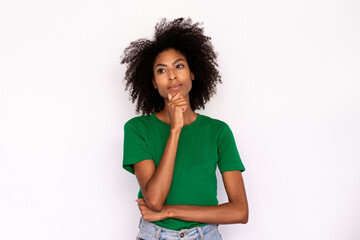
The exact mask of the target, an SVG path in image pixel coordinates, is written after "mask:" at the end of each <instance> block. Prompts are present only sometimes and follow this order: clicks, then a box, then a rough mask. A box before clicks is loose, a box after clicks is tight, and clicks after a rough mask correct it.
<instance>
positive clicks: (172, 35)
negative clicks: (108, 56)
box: [121, 18, 222, 115]
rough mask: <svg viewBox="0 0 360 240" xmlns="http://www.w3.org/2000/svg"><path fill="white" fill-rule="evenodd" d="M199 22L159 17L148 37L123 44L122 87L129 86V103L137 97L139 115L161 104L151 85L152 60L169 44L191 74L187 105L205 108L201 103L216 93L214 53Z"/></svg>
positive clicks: (158, 110)
mask: <svg viewBox="0 0 360 240" xmlns="http://www.w3.org/2000/svg"><path fill="white" fill-rule="evenodd" d="M199 25H200V23H194V24H193V23H192V20H191V19H190V18H188V19H184V18H177V19H175V20H173V21H167V20H166V18H162V19H161V20H160V22H158V23H157V24H156V26H155V34H154V38H153V39H152V40H148V39H145V38H141V39H138V40H136V41H133V42H131V43H130V45H129V46H128V47H127V48H125V50H124V54H123V56H122V60H121V64H127V69H126V72H125V78H124V81H126V85H125V90H128V89H129V91H130V96H131V101H132V102H133V103H134V102H135V100H137V103H136V112H137V113H139V112H140V111H141V112H142V114H143V115H150V114H152V113H154V112H155V113H157V112H160V111H161V110H162V109H163V108H164V106H165V105H164V104H165V101H164V99H163V97H161V96H160V94H159V92H158V90H156V89H155V88H154V86H153V85H152V79H153V78H154V72H153V64H154V61H155V59H156V57H157V55H158V54H159V53H161V52H163V51H164V50H167V49H170V48H173V49H175V50H177V51H179V52H181V53H182V54H183V55H184V56H185V57H186V59H187V62H188V64H189V67H190V70H191V72H192V73H193V74H194V76H195V80H194V81H193V83H192V89H191V90H190V92H189V99H190V107H191V109H192V110H196V109H201V108H202V109H205V103H206V102H208V101H209V100H210V98H211V97H212V96H213V95H214V94H216V84H217V83H222V81H221V76H220V74H219V71H218V64H217V54H216V53H215V52H214V49H213V45H212V43H211V41H210V40H211V38H210V37H208V36H205V35H204V29H203V28H202V27H200V26H199Z"/></svg>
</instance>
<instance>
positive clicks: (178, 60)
mask: <svg viewBox="0 0 360 240" xmlns="http://www.w3.org/2000/svg"><path fill="white" fill-rule="evenodd" d="M180 61H185V60H184V59H182V58H179V59H177V60H175V61H174V62H173V64H172V65H174V64H176V63H178V62H180ZM159 66H162V67H167V65H166V64H163V63H159V64H156V66H155V68H157V67H159Z"/></svg>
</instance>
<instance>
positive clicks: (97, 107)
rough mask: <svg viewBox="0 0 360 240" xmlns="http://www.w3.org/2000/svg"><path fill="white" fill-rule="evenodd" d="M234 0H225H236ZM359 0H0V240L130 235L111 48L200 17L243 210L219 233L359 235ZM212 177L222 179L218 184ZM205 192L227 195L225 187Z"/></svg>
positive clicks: (215, 107)
mask: <svg viewBox="0 0 360 240" xmlns="http://www.w3.org/2000/svg"><path fill="white" fill-rule="evenodd" d="M235 2H238V3H236V4H235ZM359 10H360V4H359V2H358V1H340V0H333V1H320V0H312V1H300V0H298V1H279V0H277V1H209V0H208V1H188V0H182V1H138V0H132V1H126V2H125V1H123V2H121V1H104V0H102V1H80V0H75V1H74V0H72V1H69V0H67V1H56V2H55V1H45V0H42V1H40V0H39V1H24V0H23V1H2V2H1V3H0V32H1V38H0V69H1V70H0V239H4V240H14V239H17V240H18V239H19V240H20V239H36V240H50V239H51V240H63V239H68V240H72V239H74V240H75V239H87V240H95V239H107V240H118V239H135V235H136V234H137V231H138V229H137V224H138V221H139V217H140V214H139V211H138V209H137V206H136V203H135V199H136V194H137V191H138V186H137V182H136V179H135V177H134V176H133V175H131V174H129V173H127V172H125V171H124V170H123V169H122V167H121V163H122V144H123V124H124V123H125V122H126V121H127V120H128V119H130V118H132V117H134V116H135V105H133V104H131V102H130V100H129V94H128V92H124V86H125V85H124V83H123V82H122V78H123V76H124V71H125V66H123V65H120V64H119V62H120V55H121V54H122V50H123V49H124V48H125V47H126V46H128V44H129V43H130V41H132V40H136V39H138V38H141V37H148V38H150V37H152V33H153V29H154V25H155V23H156V22H157V21H158V20H159V19H160V18H161V17H168V18H169V19H172V18H175V17H180V16H184V17H187V16H190V17H192V18H193V20H194V21H201V22H204V27H205V32H206V34H208V35H210V36H211V37H212V40H213V44H214V46H215V50H216V51H217V52H218V53H219V64H220V70H221V73H222V78H223V82H224V83H223V84H222V85H219V87H218V92H217V95H216V96H215V97H214V98H213V99H211V101H210V102H209V104H208V105H207V107H206V109H205V110H204V111H198V112H200V113H202V114H206V115H208V116H211V117H214V118H218V119H221V120H223V121H225V122H227V123H228V124H229V125H230V127H231V128H232V130H233V133H234V135H235V138H236V142H237V145H238V149H239V152H240V156H241V157H242V159H243V162H244V164H245V166H246V169H247V170H246V171H245V172H244V179H245V184H246V190H247V195H248V201H249V207H250V218H249V222H248V224H246V225H226V226H220V231H221V232H222V235H223V237H224V239H252V240H263V239H267V240H280V239H284V240H285V239H292V240H298V239H314V240H315V239H316V240H318V239H326V240H335V239H342V240H350V239H359V238H360V230H359V228H358V227H359V223H360V205H359V202H360V191H359V190H360V174H359V171H360V163H359V161H360V124H359V122H360V104H359V103H360V83H359V80H360V70H359V69H360V45H359V42H360V17H359ZM219 186H222V185H221V182H220V183H219ZM219 199H220V200H221V201H225V200H226V195H225V192H224V189H223V188H221V189H220V190H219Z"/></svg>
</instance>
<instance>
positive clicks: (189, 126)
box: [151, 113, 202, 130]
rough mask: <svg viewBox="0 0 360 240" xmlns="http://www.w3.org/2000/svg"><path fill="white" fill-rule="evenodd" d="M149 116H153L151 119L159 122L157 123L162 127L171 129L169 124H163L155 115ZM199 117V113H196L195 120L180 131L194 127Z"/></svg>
mask: <svg viewBox="0 0 360 240" xmlns="http://www.w3.org/2000/svg"><path fill="white" fill-rule="evenodd" d="M151 116H153V118H155V119H156V121H157V122H159V123H161V124H162V125H164V126H167V127H169V128H170V127H171V125H170V124H167V123H166V122H163V121H162V120H160V119H159V118H158V117H157V116H156V115H155V113H153V114H152V115H151ZM201 116H202V115H201V114H200V113H197V117H196V119H195V120H194V121H193V122H192V123H190V124H188V125H185V126H183V127H182V130H184V129H188V128H191V127H192V126H194V125H196V124H197V123H198V122H199V121H200V118H201Z"/></svg>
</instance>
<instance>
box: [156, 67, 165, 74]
mask: <svg viewBox="0 0 360 240" xmlns="http://www.w3.org/2000/svg"><path fill="white" fill-rule="evenodd" d="M164 71H165V69H162V68H160V69H158V70H157V72H158V73H163V72H164Z"/></svg>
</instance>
